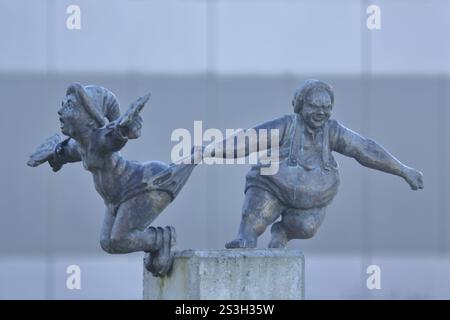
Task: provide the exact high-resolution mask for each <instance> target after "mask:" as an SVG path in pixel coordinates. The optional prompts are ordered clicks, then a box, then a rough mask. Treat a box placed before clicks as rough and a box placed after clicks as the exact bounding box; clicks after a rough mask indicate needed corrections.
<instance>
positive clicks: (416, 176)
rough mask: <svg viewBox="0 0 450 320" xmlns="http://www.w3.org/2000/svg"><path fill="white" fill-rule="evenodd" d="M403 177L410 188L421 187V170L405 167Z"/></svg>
mask: <svg viewBox="0 0 450 320" xmlns="http://www.w3.org/2000/svg"><path fill="white" fill-rule="evenodd" d="M403 178H404V179H405V180H406V182H408V184H409V185H410V187H411V189H413V190H417V189H423V174H422V172H420V171H418V170H416V169H414V168H409V167H406V170H405V172H404V174H403Z"/></svg>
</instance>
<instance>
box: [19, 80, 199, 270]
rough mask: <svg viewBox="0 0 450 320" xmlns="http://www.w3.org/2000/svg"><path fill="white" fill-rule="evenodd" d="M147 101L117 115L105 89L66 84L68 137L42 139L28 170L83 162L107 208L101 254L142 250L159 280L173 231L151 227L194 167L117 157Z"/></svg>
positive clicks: (62, 113) (63, 115) (63, 114)
mask: <svg viewBox="0 0 450 320" xmlns="http://www.w3.org/2000/svg"><path fill="white" fill-rule="evenodd" d="M149 97H150V95H146V96H143V97H141V98H139V99H138V100H136V101H135V102H134V103H133V104H132V106H131V107H130V108H129V109H128V111H127V112H125V114H123V115H120V108H119V103H118V100H117V98H116V97H115V96H114V94H113V93H112V92H111V91H109V90H108V89H106V88H103V87H100V86H82V85H80V84H78V83H74V84H72V85H70V86H69V87H68V89H67V92H66V96H65V98H64V100H63V102H62V107H61V108H60V109H59V111H58V115H59V117H60V118H59V119H60V123H61V132H62V133H63V134H64V135H66V136H68V138H66V139H64V140H63V139H62V137H61V136H60V135H59V134H55V135H53V136H52V137H50V138H49V139H47V140H46V141H45V142H44V144H42V145H41V146H40V147H38V149H37V151H36V152H35V153H34V154H33V155H31V157H30V160H29V161H28V165H29V166H33V167H34V166H38V165H40V164H42V163H45V162H48V163H49V164H50V166H51V167H52V168H53V171H58V170H60V169H61V167H62V166H63V165H64V164H66V163H70V162H78V161H82V163H83V166H84V168H85V169H86V170H88V171H90V172H91V173H92V175H93V178H94V184H95V188H96V190H97V192H98V193H99V194H100V195H101V197H102V198H103V200H104V202H105V205H106V212H105V218H104V221H103V226H102V230H101V239H100V245H101V247H102V249H103V250H104V251H106V252H108V253H129V252H135V251H145V252H146V257H145V264H146V267H147V268H148V269H149V271H151V272H152V273H153V274H154V275H155V276H164V275H166V274H167V273H168V271H169V270H170V267H171V265H172V259H173V255H172V253H171V247H172V246H173V245H174V244H175V229H174V228H173V227H170V226H167V227H165V228H162V227H153V226H150V224H151V223H152V222H153V221H154V220H155V219H156V217H158V215H159V214H160V213H161V212H162V211H163V210H164V208H166V207H167V205H168V204H169V203H170V202H172V201H173V200H174V199H175V197H176V196H177V195H178V193H179V192H180V190H181V188H182V187H183V186H184V184H185V183H186V181H187V179H188V178H189V176H190V174H191V172H192V170H193V168H194V167H195V164H184V163H182V164H171V165H167V164H165V163H163V162H159V161H151V162H146V163H139V162H137V161H130V160H127V159H125V158H123V157H122V156H121V154H120V152H119V151H120V150H121V149H122V148H123V147H124V146H125V144H126V143H127V141H128V140H129V139H136V138H138V137H139V136H140V130H141V127H142V122H143V120H142V117H141V116H140V115H139V112H140V111H141V110H142V108H143V107H144V105H145V103H146V102H147V101H148V99H149ZM193 154H195V152H194V153H193ZM194 163H195V162H194Z"/></svg>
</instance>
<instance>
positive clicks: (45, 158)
mask: <svg viewBox="0 0 450 320" xmlns="http://www.w3.org/2000/svg"><path fill="white" fill-rule="evenodd" d="M80 160H81V156H80V152H79V147H78V144H77V142H76V141H75V140H73V139H70V138H67V139H65V140H62V136H61V135H60V134H59V133H55V134H54V135H52V136H51V137H49V138H47V139H46V140H45V141H44V143H42V144H41V145H40V146H39V147H38V148H37V149H36V151H35V152H34V153H33V154H32V155H30V159H29V160H28V162H27V164H28V165H29V166H30V167H37V166H39V165H41V164H43V163H45V162H48V163H49V164H50V166H51V167H52V169H53V171H55V172H56V171H58V170H59V169H61V167H62V166H63V165H64V164H66V163H69V162H77V161H80Z"/></svg>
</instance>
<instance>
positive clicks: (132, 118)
mask: <svg viewBox="0 0 450 320" xmlns="http://www.w3.org/2000/svg"><path fill="white" fill-rule="evenodd" d="M148 99H150V94H147V95H145V96H143V97H140V98H139V99H137V100H136V101H135V102H133V104H132V105H131V107H130V108H129V109H128V110H127V111H126V112H125V113H124V114H123V115H122V116H121V117H120V118H119V119H117V120H116V124H117V125H118V126H119V128H120V130H121V132H122V134H123V135H124V136H126V137H127V138H128V139H136V138H139V136H140V135H141V128H142V124H143V122H144V120H143V119H142V117H141V115H140V114H139V112H141V110H142V108H144V106H145V104H146V103H147V101H148Z"/></svg>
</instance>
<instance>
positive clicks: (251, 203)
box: [225, 187, 285, 248]
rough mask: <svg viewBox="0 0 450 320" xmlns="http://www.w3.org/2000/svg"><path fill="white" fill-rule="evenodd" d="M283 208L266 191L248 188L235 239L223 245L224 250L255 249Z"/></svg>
mask: <svg viewBox="0 0 450 320" xmlns="http://www.w3.org/2000/svg"><path fill="white" fill-rule="evenodd" d="M284 209H285V207H284V206H283V205H282V204H281V203H280V201H279V200H278V199H277V198H276V197H275V196H273V195H272V194H270V193H269V192H268V191H266V190H263V189H260V188H255V187H252V188H249V189H248V190H247V192H246V193H245V200H244V204H243V206H242V218H241V224H240V227H239V232H238V237H237V239H235V240H233V241H230V242H228V243H227V244H225V247H226V248H255V247H256V245H257V239H258V237H259V236H260V235H261V234H262V233H263V232H264V231H265V230H266V228H267V226H269V225H270V224H272V223H273V222H274V221H275V220H276V219H278V217H279V216H280V214H281V212H283V210H284Z"/></svg>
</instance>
